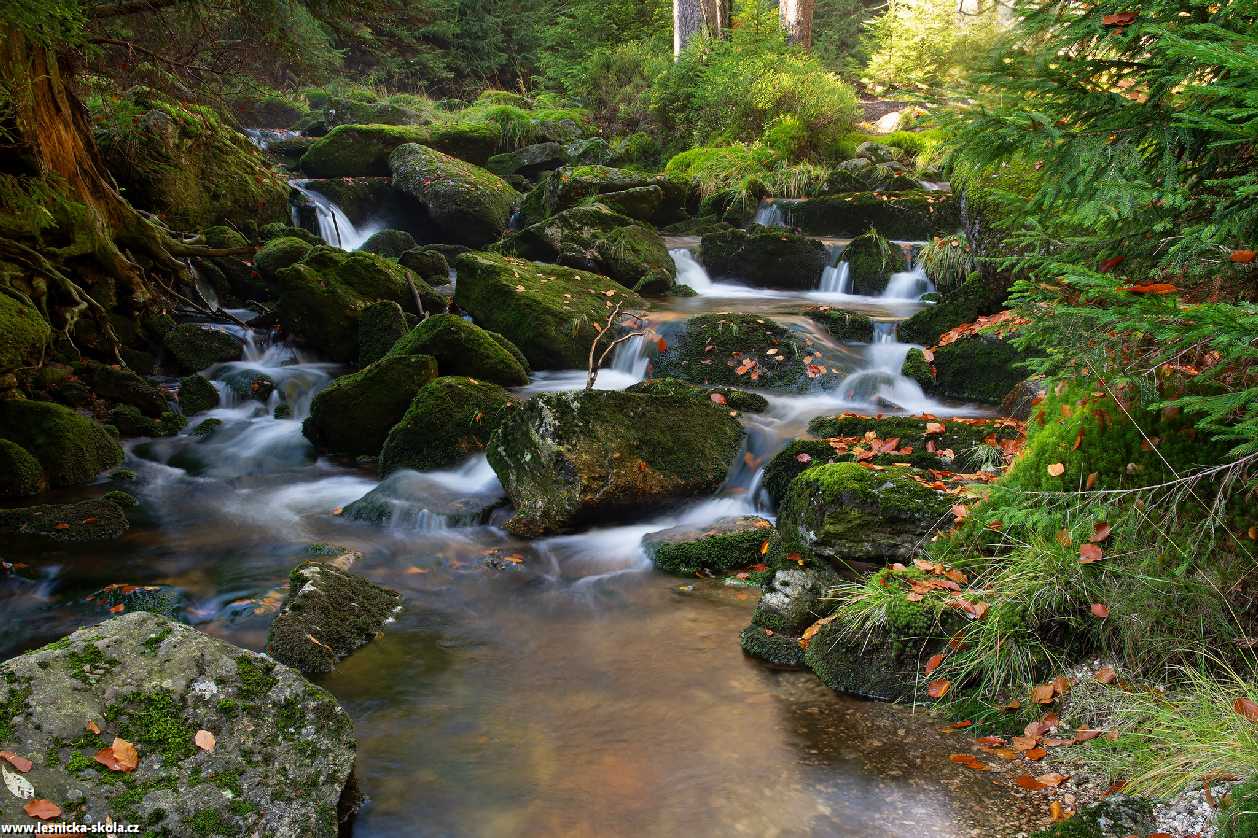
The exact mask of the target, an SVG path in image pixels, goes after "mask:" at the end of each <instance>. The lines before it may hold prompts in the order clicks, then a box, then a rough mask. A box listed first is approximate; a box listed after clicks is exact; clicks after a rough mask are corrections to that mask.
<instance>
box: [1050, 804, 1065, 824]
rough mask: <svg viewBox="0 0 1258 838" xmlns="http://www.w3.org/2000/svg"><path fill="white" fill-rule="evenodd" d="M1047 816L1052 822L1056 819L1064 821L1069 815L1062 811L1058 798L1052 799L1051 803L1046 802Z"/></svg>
mask: <svg viewBox="0 0 1258 838" xmlns="http://www.w3.org/2000/svg"><path fill="white" fill-rule="evenodd" d="M1048 816H1049V818H1051V819H1052V820H1053V822H1054V823H1056V822H1057V821H1064V820H1065V819H1066V818H1068V817H1069V815H1067V814H1066V813H1065V812H1064V811H1062V808H1061V801H1060V800H1054V801H1053V802H1052V803H1050V804H1048Z"/></svg>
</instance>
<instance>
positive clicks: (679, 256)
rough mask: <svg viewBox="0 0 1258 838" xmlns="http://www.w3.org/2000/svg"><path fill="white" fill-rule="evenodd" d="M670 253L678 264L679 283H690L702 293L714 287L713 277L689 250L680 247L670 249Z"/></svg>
mask: <svg viewBox="0 0 1258 838" xmlns="http://www.w3.org/2000/svg"><path fill="white" fill-rule="evenodd" d="M668 255H669V256H672V257H673V264H674V265H676V266H677V283H678V284H679V285H689V286H690V287H691V288H693V289H695V291H697V292H698V293H700V294H702V293H703V292H704V291H706V290H708V289H709V288H711V287H712V277H710V276H708V272H707V271H705V270H704V269H703V265H700V264H699V262H698V260H696V259H695V257H694V255H693V254H691V252H690V251H689V250H687V249H686V248H684V247H679V248H676V249H674V250H670V251H668Z"/></svg>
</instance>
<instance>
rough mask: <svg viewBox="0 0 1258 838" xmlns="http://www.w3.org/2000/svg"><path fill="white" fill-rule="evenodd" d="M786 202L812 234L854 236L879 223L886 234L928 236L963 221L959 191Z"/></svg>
mask: <svg viewBox="0 0 1258 838" xmlns="http://www.w3.org/2000/svg"><path fill="white" fill-rule="evenodd" d="M784 207H785V208H786V210H787V220H788V223H790V224H791V225H792V226H794V227H798V228H799V229H800V230H802V231H803V232H805V233H807V234H809V235H813V236H841V237H855V236H859V235H861V234H862V233H866V232H868V231H870V230H873V229H877V230H879V231H880V232H881V233H882V234H883V235H884V236H887V237H888V238H892V239H897V240H900V241H924V240H926V239H929V238H931V237H932V236H936V235H948V234H950V233H954V232H956V231H957V229H958V228H960V226H961V216H960V210H959V208H958V205H957V199H956V197H955V196H954V195H951V194H948V193H940V192H926V191H905V192H896V193H890V194H888V193H880V192H851V193H847V194H843V195H827V196H823V197H820V198H806V199H804V200H801V201H794V202H791V203H790V204H784Z"/></svg>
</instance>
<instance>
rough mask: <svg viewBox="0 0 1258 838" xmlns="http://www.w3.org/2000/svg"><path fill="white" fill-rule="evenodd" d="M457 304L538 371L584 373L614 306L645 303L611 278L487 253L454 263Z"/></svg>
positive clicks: (636, 308) (639, 307)
mask: <svg viewBox="0 0 1258 838" xmlns="http://www.w3.org/2000/svg"><path fill="white" fill-rule="evenodd" d="M455 267H456V269H457V270H458V274H459V281H458V284H457V285H456V287H455V292H454V301H455V302H456V303H457V304H458V305H459V306H460V307H461V308H463V309H464V310H465V311H467V312H468V313H469V314H471V315H472V316H473V317H474V318H475V319H476V322H477V323H478V324H479V325H480V326H482V327H483V328H485V329H492V330H493V331H495V332H498V333H501V334H502V335H504V336H505V337H506V338H507V339H508V340H510V341H511V342H512V343H514V344H515V345H516V346H517V347H518V348H519V350H520V351H521V352H522V353H523V354H524V357H525V358H527V359H528V362H529V364H530V365H531V366H532V367H533V368H535V369H584V368H585V366H586V364H587V362H588V356H589V351H590V344H591V343H592V342H593V341H594V339H595V335H596V332H595V328H594V324H595V323H600V324H601V323H604V322H606V320H607V316H608V314H609V313H610V310H611V307H612V306H615V305H616V304H617V303H621V304H623V306H624V308H625V309H626V310H630V311H642V310H644V309H645V308H646V303H645V301H644V300H643V299H642V298H641V297H639V296H638V295H637V294H635V293H633V292H632V291H629V290H627V289H626V288H624V286H622V285H619V284H618V283H616V282H614V281H613V280H611V279H608V278H607V277H603V276H599V275H597V274H592V273H586V272H584V271H577V270H573V269H571V268H562V267H557V266H550V265H536V264H533V263H531V262H527V261H525V260H523V259H514V258H511V257H507V256H496V255H493V254H489V253H464V254H461V255H460V256H459V257H458V258H457V259H456V260H455Z"/></svg>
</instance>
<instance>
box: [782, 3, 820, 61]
mask: <svg viewBox="0 0 1258 838" xmlns="http://www.w3.org/2000/svg"><path fill="white" fill-rule="evenodd" d="M816 7H817V0H779V2H778V14H779V16H780V17H781V20H782V31H783V32H785V33H786V40H787V41H788V42H790V43H792V44H796V45H798V46H801V47H803V48H804V49H812V13H813V9H815V8H816Z"/></svg>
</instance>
